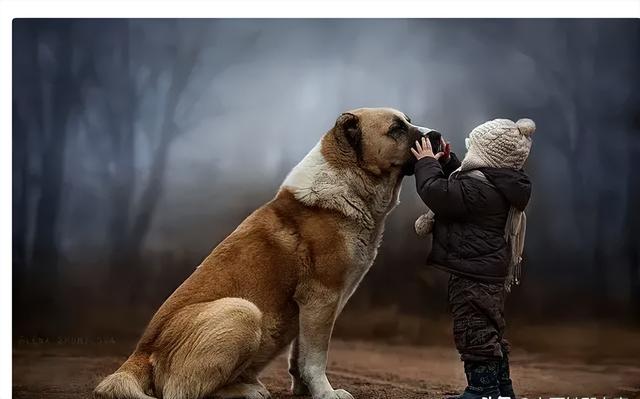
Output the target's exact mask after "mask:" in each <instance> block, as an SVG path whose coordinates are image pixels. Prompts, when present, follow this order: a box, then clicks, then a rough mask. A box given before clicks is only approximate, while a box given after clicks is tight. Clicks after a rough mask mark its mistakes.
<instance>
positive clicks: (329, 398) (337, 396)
mask: <svg viewBox="0 0 640 399" xmlns="http://www.w3.org/2000/svg"><path fill="white" fill-rule="evenodd" d="M313 399H353V395H351V394H350V393H349V392H347V391H345V390H344V389H336V390H334V391H333V392H327V393H326V394H324V395H322V396H320V397H319V398H313Z"/></svg>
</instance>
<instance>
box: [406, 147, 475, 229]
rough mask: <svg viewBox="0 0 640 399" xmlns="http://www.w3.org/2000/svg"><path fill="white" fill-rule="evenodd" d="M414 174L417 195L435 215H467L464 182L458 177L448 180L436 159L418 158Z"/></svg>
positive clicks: (455, 217)
mask: <svg viewBox="0 0 640 399" xmlns="http://www.w3.org/2000/svg"><path fill="white" fill-rule="evenodd" d="M451 161H453V159H452V160H451ZM451 161H450V162H451ZM456 169H457V168H456ZM415 176H416V189H417V191H418V195H420V198H422V201H424V203H425V204H426V205H427V206H428V207H429V209H431V210H432V211H433V212H434V213H435V214H436V216H444V217H446V218H450V219H460V218H464V217H465V216H466V215H467V207H466V205H465V201H464V195H463V186H462V185H463V184H464V183H463V182H462V181H461V180H458V179H453V180H451V181H450V180H449V179H448V178H447V177H446V176H445V174H444V171H443V170H442V167H441V166H440V163H439V162H438V160H436V159H435V158H431V157H425V158H422V159H420V160H419V161H418V162H417V163H416V167H415Z"/></svg>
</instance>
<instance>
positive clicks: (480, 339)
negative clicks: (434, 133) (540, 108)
mask: <svg viewBox="0 0 640 399" xmlns="http://www.w3.org/2000/svg"><path fill="white" fill-rule="evenodd" d="M534 131H535V124H534V123H533V121H532V120H530V119H521V120H519V121H518V122H516V123H514V122H513V121H511V120H508V119H495V120H492V121H489V122H485V123H483V124H482V125H480V126H478V127H476V128H475V129H473V131H472V132H471V133H470V134H469V137H468V138H467V139H466V140H465V144H466V147H467V154H466V155H465V157H464V159H463V160H462V162H460V161H458V159H457V158H456V156H455V154H453V153H451V154H450V155H448V153H449V150H448V144H447V143H445V142H444V141H443V144H444V145H445V148H447V149H446V151H445V152H440V153H438V154H434V153H433V152H432V150H431V145H430V143H429V140H425V139H422V142H421V143H419V142H416V149H415V150H414V149H412V152H413V154H414V155H415V157H416V158H417V159H418V162H417V163H416V166H415V177H416V188H417V190H418V194H419V195H420V197H421V198H422V200H423V201H424V203H425V204H426V205H427V206H428V207H429V208H430V209H431V211H432V212H433V214H435V222H434V223H433V247H432V251H431V254H430V256H429V262H428V263H429V264H431V265H433V266H436V267H438V268H440V269H443V270H445V271H447V272H449V273H451V276H450V279H449V288H448V291H449V294H448V296H449V307H450V309H451V313H452V316H453V336H454V340H455V344H456V348H457V349H458V352H460V357H461V360H462V361H464V371H465V374H466V377H467V388H466V389H465V391H464V393H463V394H462V395H461V396H459V397H458V398H461V399H480V398H482V397H492V398H494V399H495V398H497V397H498V396H508V397H511V398H515V393H514V391H513V385H512V382H511V378H510V376H509V359H508V353H509V346H508V344H507V342H506V341H505V340H504V338H503V332H504V328H505V320H504V301H505V297H506V290H505V280H506V279H507V276H508V272H509V267H510V263H511V262H512V254H513V253H512V249H511V248H510V247H511V245H510V243H509V242H508V241H509V239H508V238H505V228H506V226H507V223H510V220H511V216H510V213H511V214H513V212H516V213H519V212H522V211H524V209H525V207H526V205H527V203H528V202H529V196H530V194H531V183H530V181H529V178H528V177H527V175H526V174H525V173H524V171H523V170H522V167H523V165H524V163H525V160H526V159H527V156H528V155H529V151H530V149H531V135H532V134H533V132H534ZM445 154H447V155H445ZM416 227H417V229H418V223H416Z"/></svg>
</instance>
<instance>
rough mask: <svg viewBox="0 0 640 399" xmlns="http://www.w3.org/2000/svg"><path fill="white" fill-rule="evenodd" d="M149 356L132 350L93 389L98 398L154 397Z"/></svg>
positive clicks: (132, 398)
mask: <svg viewBox="0 0 640 399" xmlns="http://www.w3.org/2000/svg"><path fill="white" fill-rule="evenodd" d="M151 373H152V370H151V363H150V361H149V356H148V355H146V354H143V353H138V352H134V353H133V354H132V355H131V356H129V358H128V359H127V361H126V362H124V363H123V364H122V366H120V368H119V369H118V370H117V371H116V372H115V373H113V374H111V375H110V376H108V377H107V378H105V379H104V380H102V382H101V383H100V384H98V386H97V387H96V389H95V390H94V391H93V393H94V395H95V397H96V398H100V399H155V398H154V397H153V396H149V395H151V394H152V390H151Z"/></svg>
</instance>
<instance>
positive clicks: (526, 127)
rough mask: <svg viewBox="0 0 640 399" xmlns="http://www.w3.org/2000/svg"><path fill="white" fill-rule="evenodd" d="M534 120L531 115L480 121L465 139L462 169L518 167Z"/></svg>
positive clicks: (534, 127)
mask: <svg viewBox="0 0 640 399" xmlns="http://www.w3.org/2000/svg"><path fill="white" fill-rule="evenodd" d="M535 130H536V124H535V123H534V122H533V121H532V120H531V119H520V120H519V121H518V122H515V123H514V122H513V121H511V120H509V119H494V120H492V121H488V122H485V123H483V124H482V125H480V126H478V127H476V128H475V129H473V130H472V131H471V133H469V137H468V138H467V139H465V145H466V147H467V154H466V155H465V157H464V159H463V160H462V166H461V169H462V170H469V169H477V168H482V167H492V168H514V169H522V166H523V165H524V162H525V161H526V160H527V157H528V156H529V151H530V150H531V135H532V134H533V132H535Z"/></svg>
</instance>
